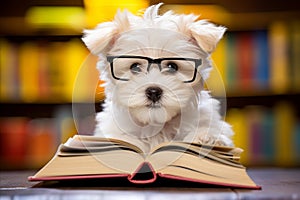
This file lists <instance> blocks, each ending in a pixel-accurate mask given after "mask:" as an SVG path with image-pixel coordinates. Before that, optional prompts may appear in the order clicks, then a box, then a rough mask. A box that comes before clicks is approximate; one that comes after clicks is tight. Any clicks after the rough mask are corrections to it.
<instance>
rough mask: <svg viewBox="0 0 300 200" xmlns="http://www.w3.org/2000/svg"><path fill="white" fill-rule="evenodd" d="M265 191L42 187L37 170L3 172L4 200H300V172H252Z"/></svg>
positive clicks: (105, 185)
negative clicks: (31, 179) (30, 179)
mask: <svg viewBox="0 0 300 200" xmlns="http://www.w3.org/2000/svg"><path fill="white" fill-rule="evenodd" d="M248 172H249V175H250V176H251V177H252V178H253V179H254V181H255V182H256V183H257V184H258V185H261V186H262V190H242V189H231V188H224V187H223V188H222V187H221V188H220V187H219V188H217V187H211V186H210V187H207V186H206V187H205V186H203V187H199V186H198V187H192V186H187V185H181V186H177V187H175V186H163V187H160V186H155V187H147V186H143V187H133V186H132V185H131V186H120V185H111V183H100V184H97V183H90V184H89V185H85V183H82V184H78V183H77V185H73V184H61V183H59V184H58V183H49V184H41V183H36V182H27V177H28V176H30V175H33V174H34V173H35V172H34V171H3V172H0V200H15V199H17V200H31V199H33V200H38V199H42V200H48V199H50V200H60V199H63V200H69V199H70V200H81V199H88V200H102V199H104V200H106V199H128V200H131V199H138V200H139V199H142V200H146V199H147V200H148V199H149V200H152V199H153V200H158V199H176V200H179V199H300V169H280V168H262V169H248Z"/></svg>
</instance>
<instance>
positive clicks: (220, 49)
mask: <svg viewBox="0 0 300 200" xmlns="http://www.w3.org/2000/svg"><path fill="white" fill-rule="evenodd" d="M225 45H226V38H223V39H222V40H221V41H220V42H219V43H218V45H217V48H216V51H215V52H213V53H212V57H211V59H212V64H213V69H212V70H211V74H210V77H209V78H208V80H207V82H206V85H207V88H208V89H209V90H211V91H212V94H213V95H217V96H222V95H224V94H225V91H226V89H227V87H226V82H227V80H226V75H225V65H226V56H225V48H226V47H225Z"/></svg>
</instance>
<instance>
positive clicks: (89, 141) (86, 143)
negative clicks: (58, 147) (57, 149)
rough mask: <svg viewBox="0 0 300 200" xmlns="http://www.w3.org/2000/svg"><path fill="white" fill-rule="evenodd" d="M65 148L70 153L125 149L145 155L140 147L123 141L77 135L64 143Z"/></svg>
mask: <svg viewBox="0 0 300 200" xmlns="http://www.w3.org/2000/svg"><path fill="white" fill-rule="evenodd" d="M64 147H65V148H66V149H68V150H69V151H71V150H72V149H73V150H74V151H76V150H84V149H86V150H90V151H97V150H100V151H102V150H104V149H110V148H112V149H113V148H116V149H117V148H123V149H127V150H132V151H135V152H137V153H143V151H142V150H141V149H140V148H139V147H137V146H135V145H133V144H130V143H128V142H125V141H122V140H118V139H113V138H103V137H97V136H86V135H75V136H74V137H72V138H69V139H68V141H67V142H66V143H64Z"/></svg>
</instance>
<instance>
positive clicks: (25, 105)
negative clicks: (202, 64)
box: [0, 0, 300, 170]
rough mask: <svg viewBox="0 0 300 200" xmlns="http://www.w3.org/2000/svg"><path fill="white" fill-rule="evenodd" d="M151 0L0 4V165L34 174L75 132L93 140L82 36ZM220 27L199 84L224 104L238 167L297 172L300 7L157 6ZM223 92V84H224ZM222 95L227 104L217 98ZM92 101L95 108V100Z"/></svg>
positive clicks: (95, 89)
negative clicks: (239, 154) (206, 74)
mask: <svg viewBox="0 0 300 200" xmlns="http://www.w3.org/2000/svg"><path fill="white" fill-rule="evenodd" d="M159 2H160V1H156V0H126V1H125V0H115V1H102V0H101V1H99V0H84V1H83V0H64V1H59V0H23V1H21V0H9V1H8V0H5V1H4V2H2V3H1V7H0V169H1V170H11V169H37V168H40V167H41V166H42V165H44V164H45V163H46V162H47V161H48V160H49V159H50V158H51V157H52V156H53V155H54V153H55V151H56V149H57V147H58V145H59V144H60V143H62V142H65V141H66V139H67V138H68V137H70V136H72V135H74V134H76V133H77V132H79V133H80V134H91V133H92V130H93V127H94V113H95V112H96V111H101V101H102V100H103V99H104V98H105V97H104V95H103V88H101V87H100V86H99V84H101V80H98V72H97V71H96V69H95V64H96V60H97V58H95V57H94V56H91V55H89V52H88V51H87V49H86V47H85V46H84V45H83V43H82V42H81V40H80V38H81V36H82V30H83V29H84V28H93V27H95V26H96V24H97V23H99V22H104V21H108V20H112V19H113V16H114V14H115V12H116V10H117V8H121V9H124V8H127V9H128V10H130V11H131V12H133V13H139V12H140V10H141V9H144V8H146V7H147V6H149V5H152V4H156V3H159ZM164 3H165V5H164V6H163V7H162V11H161V12H164V11H166V10H169V9H172V10H174V11H175V12H178V13H191V12H192V13H194V14H198V15H201V18H202V19H209V20H210V21H211V22H214V23H217V24H219V25H223V26H226V27H227V28H228V31H227V33H226V34H225V37H224V38H223V39H222V40H221V42H220V43H219V46H218V47H217V50H216V52H215V53H214V54H213V55H212V58H213V61H214V69H213V71H212V75H211V77H210V79H209V80H208V81H207V83H206V85H207V88H208V89H210V90H212V94H213V95H214V96H215V97H216V98H219V99H221V100H222V104H223V107H226V106H227V111H226V110H225V109H223V110H222V114H224V116H225V114H226V120H227V121H228V122H229V123H231V124H232V125H233V129H234V130H235V131H236V135H235V136H234V142H235V144H236V145H237V146H239V147H241V148H243V149H244V150H245V152H244V153H243V154H242V163H243V164H244V165H246V166H281V167H299V166H300V117H299V116H300V98H299V97H300V4H299V3H298V2H297V1H293V0H286V1H281V0H273V1H271V2H270V1H261V0H246V1H242V2H241V1H238V0H226V1H222V0H186V1H179V0H165V1H164ZM224 86H225V88H224ZM224 96H226V99H225V98H224ZM95 102H96V103H95Z"/></svg>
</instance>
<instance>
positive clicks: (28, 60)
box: [19, 42, 39, 102]
mask: <svg viewBox="0 0 300 200" xmlns="http://www.w3.org/2000/svg"><path fill="white" fill-rule="evenodd" d="M19 76H20V94H21V99H22V100H23V101H24V102H35V101H37V100H38V99H39V48H38V46H37V45H36V44H35V43H34V42H25V43H23V44H22V45H21V46H20V49H19Z"/></svg>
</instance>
